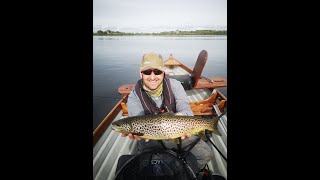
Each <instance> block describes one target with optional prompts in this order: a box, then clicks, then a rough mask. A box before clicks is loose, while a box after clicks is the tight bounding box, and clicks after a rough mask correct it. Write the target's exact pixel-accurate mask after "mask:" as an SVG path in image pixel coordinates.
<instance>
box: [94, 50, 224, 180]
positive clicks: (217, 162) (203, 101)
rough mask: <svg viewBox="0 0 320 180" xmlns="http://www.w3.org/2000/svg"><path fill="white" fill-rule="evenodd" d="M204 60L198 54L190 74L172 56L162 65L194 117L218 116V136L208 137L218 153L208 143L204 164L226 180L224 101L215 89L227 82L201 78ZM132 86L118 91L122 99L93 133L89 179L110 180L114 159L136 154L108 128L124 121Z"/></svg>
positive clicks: (133, 146)
mask: <svg viewBox="0 0 320 180" xmlns="http://www.w3.org/2000/svg"><path fill="white" fill-rule="evenodd" d="M207 59H208V53H207V51H205V50H202V51H201V52H200V54H199V56H198V59H197V61H196V63H195V66H194V68H193V70H191V69H190V68H188V67H187V66H185V65H184V64H183V63H181V62H179V61H178V60H176V59H174V58H173V56H172V55H170V57H169V58H168V59H167V60H166V61H165V62H164V64H165V66H166V75H167V77H169V78H175V79H177V80H180V82H181V83H182V84H183V86H184V88H185V91H186V93H187V96H188V98H189V99H190V102H191V103H190V107H191V109H192V111H193V112H194V115H195V116H202V117H210V116H221V118H220V121H219V123H218V129H219V131H220V132H221V134H222V136H216V135H212V137H211V140H212V141H213V142H214V144H215V146H216V148H218V150H217V149H215V148H214V146H212V145H211V144H210V143H209V145H210V146H211V147H212V149H213V152H214V157H215V158H214V159H212V161H210V162H209V163H208V167H209V169H210V171H211V172H212V174H220V175H222V176H223V177H225V178H227V162H226V161H225V159H223V158H222V156H221V155H220V153H222V154H223V155H224V156H225V157H226V156H227V115H226V113H223V112H226V111H227V98H226V97H225V96H224V95H223V94H222V93H221V92H220V91H219V90H218V89H217V88H219V87H226V86H227V81H226V80H225V79H223V78H207V77H204V76H202V75H201V73H202V70H203V68H204V66H205V63H206V61H207ZM134 86H135V84H128V85H123V86H121V87H119V89H118V92H119V93H120V94H122V96H123V98H122V99H121V100H120V101H119V102H118V103H117V104H116V105H115V106H114V108H113V109H112V110H111V111H110V112H109V113H108V115H107V116H106V117H105V118H104V119H103V121H102V122H101V123H100V124H99V126H98V127H97V128H96V129H95V130H94V132H93V178H94V179H95V180H109V179H113V178H114V176H115V174H116V169H117V163H118V159H119V158H120V157H121V156H122V155H130V154H135V153H136V152H137V147H136V143H137V141H136V140H130V139H129V138H124V137H121V135H120V134H119V133H117V132H114V131H113V130H111V127H110V126H109V125H110V124H111V123H112V122H113V121H116V120H119V119H122V118H125V117H127V115H128V114H127V108H126V102H127V98H128V95H129V93H130V91H131V90H132V89H133V88H134ZM219 151H220V152H219Z"/></svg>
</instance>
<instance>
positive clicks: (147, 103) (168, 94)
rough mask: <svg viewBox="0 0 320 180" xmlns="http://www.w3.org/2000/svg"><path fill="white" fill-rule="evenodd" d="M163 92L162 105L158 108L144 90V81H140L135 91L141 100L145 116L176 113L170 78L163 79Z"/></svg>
mask: <svg viewBox="0 0 320 180" xmlns="http://www.w3.org/2000/svg"><path fill="white" fill-rule="evenodd" d="M162 85H163V90H162V97H163V100H162V104H161V106H160V108H158V107H157V105H156V103H155V102H154V101H153V100H152V99H151V97H149V95H148V94H147V93H146V91H145V90H144V89H143V88H142V80H141V79H140V80H138V82H137V84H136V86H135V91H136V93H137V95H138V97H139V98H140V101H141V104H142V107H143V109H144V112H145V115H151V114H160V113H163V112H168V111H172V112H174V113H176V103H175V98H174V95H173V92H172V89H171V85H170V81H169V79H168V78H164V79H163V83H162Z"/></svg>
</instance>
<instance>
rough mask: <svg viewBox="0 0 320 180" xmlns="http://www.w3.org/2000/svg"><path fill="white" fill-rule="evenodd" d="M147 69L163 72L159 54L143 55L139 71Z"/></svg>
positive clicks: (161, 59)
mask: <svg viewBox="0 0 320 180" xmlns="http://www.w3.org/2000/svg"><path fill="white" fill-rule="evenodd" d="M147 69H159V70H161V71H165V67H164V64H163V58H162V56H161V54H159V53H156V52H150V53H146V54H144V55H143V57H142V60H141V63H140V71H144V70H147Z"/></svg>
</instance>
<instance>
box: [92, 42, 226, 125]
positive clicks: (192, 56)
mask: <svg viewBox="0 0 320 180" xmlns="http://www.w3.org/2000/svg"><path fill="white" fill-rule="evenodd" d="M202 50H206V51H207V52H208V60H207V63H206V66H205V67H204V69H203V72H202V75H203V76H205V77H209V78H213V77H222V78H225V79H227V36H185V37H160V36H111V37H110V36H94V37H93V130H94V129H95V128H96V127H97V126H98V124H99V123H100V122H101V121H102V120H103V118H104V117H105V116H106V115H107V114H108V113H109V111H110V110H111V109H112V108H113V106H114V105H115V104H116V103H117V102H118V101H119V99H121V98H122V96H121V95H120V94H118V88H119V87H120V86H121V85H124V84H133V83H136V81H137V80H138V79H139V78H140V77H139V63H140V60H141V58H142V56H143V54H144V53H146V52H150V51H156V52H158V53H160V54H161V55H162V57H163V59H164V60H167V59H168V57H169V55H170V54H172V55H173V57H174V58H175V59H177V60H178V61H180V62H182V63H184V64H185V65H187V66H188V67H189V68H190V69H193V67H194V64H195V62H196V60H197V58H198V55H199V53H200V52H201V51H202ZM219 90H220V91H221V92H222V93H223V94H224V95H225V96H227V88H219Z"/></svg>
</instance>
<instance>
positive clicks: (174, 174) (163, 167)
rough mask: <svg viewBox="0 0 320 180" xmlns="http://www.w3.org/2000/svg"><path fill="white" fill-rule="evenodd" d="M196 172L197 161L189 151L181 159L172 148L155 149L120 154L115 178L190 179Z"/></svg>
mask: <svg viewBox="0 0 320 180" xmlns="http://www.w3.org/2000/svg"><path fill="white" fill-rule="evenodd" d="M197 174H198V166H197V161H196V158H195V157H194V156H193V155H192V154H191V153H188V154H187V156H186V158H185V160H183V159H181V158H179V155H178V154H177V153H175V152H174V151H172V150H156V151H149V152H145V153H141V154H138V155H123V156H121V157H120V158H119V160H118V165H117V172H116V176H115V180H127V179H130V180H136V179H139V180H141V179H145V180H149V179H152V180H158V179H159V180H160V179H161V180H189V179H190V180H191V179H195V177H196V176H197Z"/></svg>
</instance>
